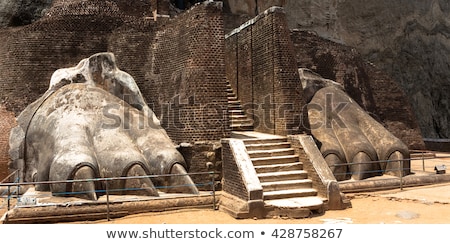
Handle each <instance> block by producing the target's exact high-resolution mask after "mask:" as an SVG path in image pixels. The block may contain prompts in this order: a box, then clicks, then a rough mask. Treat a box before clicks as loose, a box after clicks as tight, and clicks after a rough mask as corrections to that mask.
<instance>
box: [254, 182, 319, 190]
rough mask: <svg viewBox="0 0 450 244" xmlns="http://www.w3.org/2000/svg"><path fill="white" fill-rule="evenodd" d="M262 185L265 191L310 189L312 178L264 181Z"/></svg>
mask: <svg viewBox="0 0 450 244" xmlns="http://www.w3.org/2000/svg"><path fill="white" fill-rule="evenodd" d="M261 186H262V188H263V191H267V192H268V191H281V190H292V189H308V188H312V180H310V179H300V180H284V179H283V180H281V179H280V180H279V181H272V182H262V183H261Z"/></svg>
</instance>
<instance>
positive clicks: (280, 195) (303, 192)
mask: <svg viewBox="0 0 450 244" xmlns="http://www.w3.org/2000/svg"><path fill="white" fill-rule="evenodd" d="M311 196H317V191H316V190H315V189H312V188H306V189H290V190H280V191H267V192H263V198H264V201H268V200H275V199H286V198H294V197H311Z"/></svg>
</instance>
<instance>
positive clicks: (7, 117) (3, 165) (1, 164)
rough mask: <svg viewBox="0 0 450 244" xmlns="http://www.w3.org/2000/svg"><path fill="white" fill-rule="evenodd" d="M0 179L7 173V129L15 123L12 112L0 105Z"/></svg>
mask: <svg viewBox="0 0 450 244" xmlns="http://www.w3.org/2000/svg"><path fill="white" fill-rule="evenodd" d="M0 118H1V119H0V181H2V180H3V179H5V177H7V176H8V175H9V170H8V162H9V156H8V150H9V131H10V130H11V129H12V128H13V127H15V126H16V125H17V123H16V118H15V116H14V113H12V112H9V111H7V110H6V108H5V107H4V106H3V105H0Z"/></svg>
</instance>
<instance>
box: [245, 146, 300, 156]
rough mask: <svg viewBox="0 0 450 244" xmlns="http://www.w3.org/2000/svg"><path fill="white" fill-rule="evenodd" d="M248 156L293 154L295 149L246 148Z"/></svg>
mask: <svg viewBox="0 0 450 244" xmlns="http://www.w3.org/2000/svg"><path fill="white" fill-rule="evenodd" d="M247 152H248V155H249V156H250V158H263V157H272V156H285V155H293V154H295V151H294V149H293V148H278V149H267V150H247Z"/></svg>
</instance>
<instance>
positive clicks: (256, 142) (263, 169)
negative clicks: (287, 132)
mask: <svg viewBox="0 0 450 244" xmlns="http://www.w3.org/2000/svg"><path fill="white" fill-rule="evenodd" d="M242 140H243V142H244V144H245V146H246V149H247V152H248V154H249V156H250V159H251V161H252V163H253V166H254V168H255V170H256V173H257V176H258V178H259V180H260V182H261V186H262V187H263V198H264V203H265V206H266V210H267V212H268V213H269V214H268V215H269V216H270V215H272V216H288V217H294V218H303V217H308V216H309V215H310V214H311V211H316V212H323V211H324V203H323V200H322V198H320V197H318V193H317V191H316V190H315V189H314V188H313V186H312V181H311V180H310V179H308V172H306V171H305V170H303V163H302V162H300V161H299V157H298V155H296V154H295V151H294V149H293V148H291V144H290V143H289V142H288V141H287V138H286V137H282V136H274V135H271V136H270V137H269V138H249V139H242Z"/></svg>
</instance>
